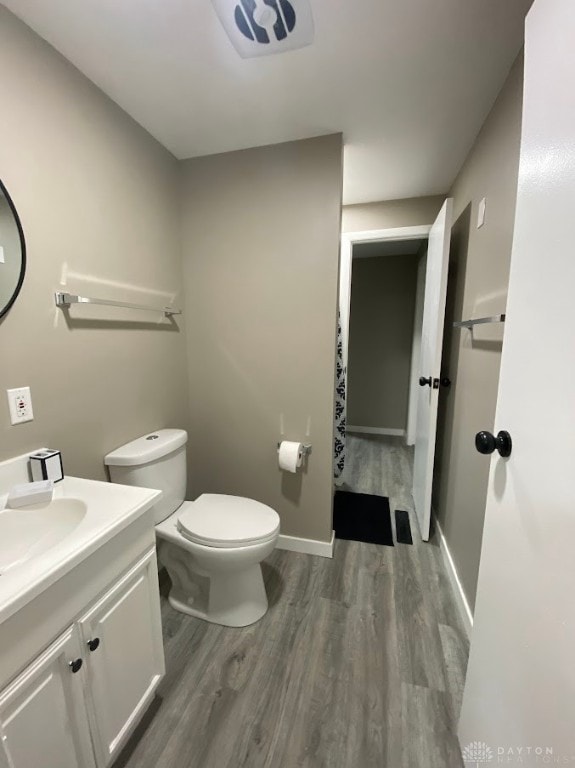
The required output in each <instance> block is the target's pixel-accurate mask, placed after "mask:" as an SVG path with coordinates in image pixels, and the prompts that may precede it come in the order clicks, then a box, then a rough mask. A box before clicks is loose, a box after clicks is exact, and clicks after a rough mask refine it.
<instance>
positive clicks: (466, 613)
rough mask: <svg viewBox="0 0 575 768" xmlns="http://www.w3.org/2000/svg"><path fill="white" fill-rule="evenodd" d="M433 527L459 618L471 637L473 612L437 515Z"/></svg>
mask: <svg viewBox="0 0 575 768" xmlns="http://www.w3.org/2000/svg"><path fill="white" fill-rule="evenodd" d="M435 528H436V530H437V534H438V536H439V549H440V550H441V554H442V555H443V561H444V563H445V568H446V570H447V575H448V577H449V581H450V582H451V586H452V588H453V594H454V595H455V602H456V603H457V607H458V608H459V613H460V614H461V619H462V621H463V626H464V627H465V631H466V632H467V637H468V638H471V630H472V629H473V614H472V613H471V608H470V607H469V603H468V602H467V597H466V596H465V592H464V591H463V586H462V584H461V581H460V580H459V576H458V575H457V570H456V568H455V563H454V562H453V558H452V557H451V552H450V551H449V547H448V546H447V541H446V540H445V536H444V535H443V531H442V530H441V526H440V525H439V521H438V519H437V517H435Z"/></svg>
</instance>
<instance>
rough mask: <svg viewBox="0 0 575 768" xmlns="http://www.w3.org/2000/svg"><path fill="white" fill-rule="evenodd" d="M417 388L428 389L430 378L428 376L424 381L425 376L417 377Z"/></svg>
mask: <svg viewBox="0 0 575 768" xmlns="http://www.w3.org/2000/svg"><path fill="white" fill-rule="evenodd" d="M419 386H420V387H430V386H431V376H428V378H427V379H426V378H425V376H420V377H419Z"/></svg>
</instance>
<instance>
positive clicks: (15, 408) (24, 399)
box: [6, 387, 34, 424]
mask: <svg viewBox="0 0 575 768" xmlns="http://www.w3.org/2000/svg"><path fill="white" fill-rule="evenodd" d="M6 394H7V395H8V407H9V408H10V421H11V422H12V424H23V423H24V422H26V421H32V420H33V418H34V413H33V411H32V395H31V394H30V387H18V388H17V389H7V390H6Z"/></svg>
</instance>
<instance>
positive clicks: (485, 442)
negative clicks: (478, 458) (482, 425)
mask: <svg viewBox="0 0 575 768" xmlns="http://www.w3.org/2000/svg"><path fill="white" fill-rule="evenodd" d="M475 447H476V448H477V450H478V451H479V453H484V454H488V453H493V451H494V450H496V449H497V451H499V455H500V456H502V457H503V458H504V459H506V458H507V457H508V456H511V448H512V442H511V435H510V434H509V432H506V431H505V430H504V429H502V430H501V431H499V432H498V433H497V437H494V436H493V435H492V434H491V432H478V433H477V434H476V435H475Z"/></svg>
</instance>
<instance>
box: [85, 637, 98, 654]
mask: <svg viewBox="0 0 575 768" xmlns="http://www.w3.org/2000/svg"><path fill="white" fill-rule="evenodd" d="M99 645H100V638H99V637H95V638H94V639H93V640H88V648H89V649H90V650H91V651H95V650H96V648H97V647H98V646H99Z"/></svg>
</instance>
